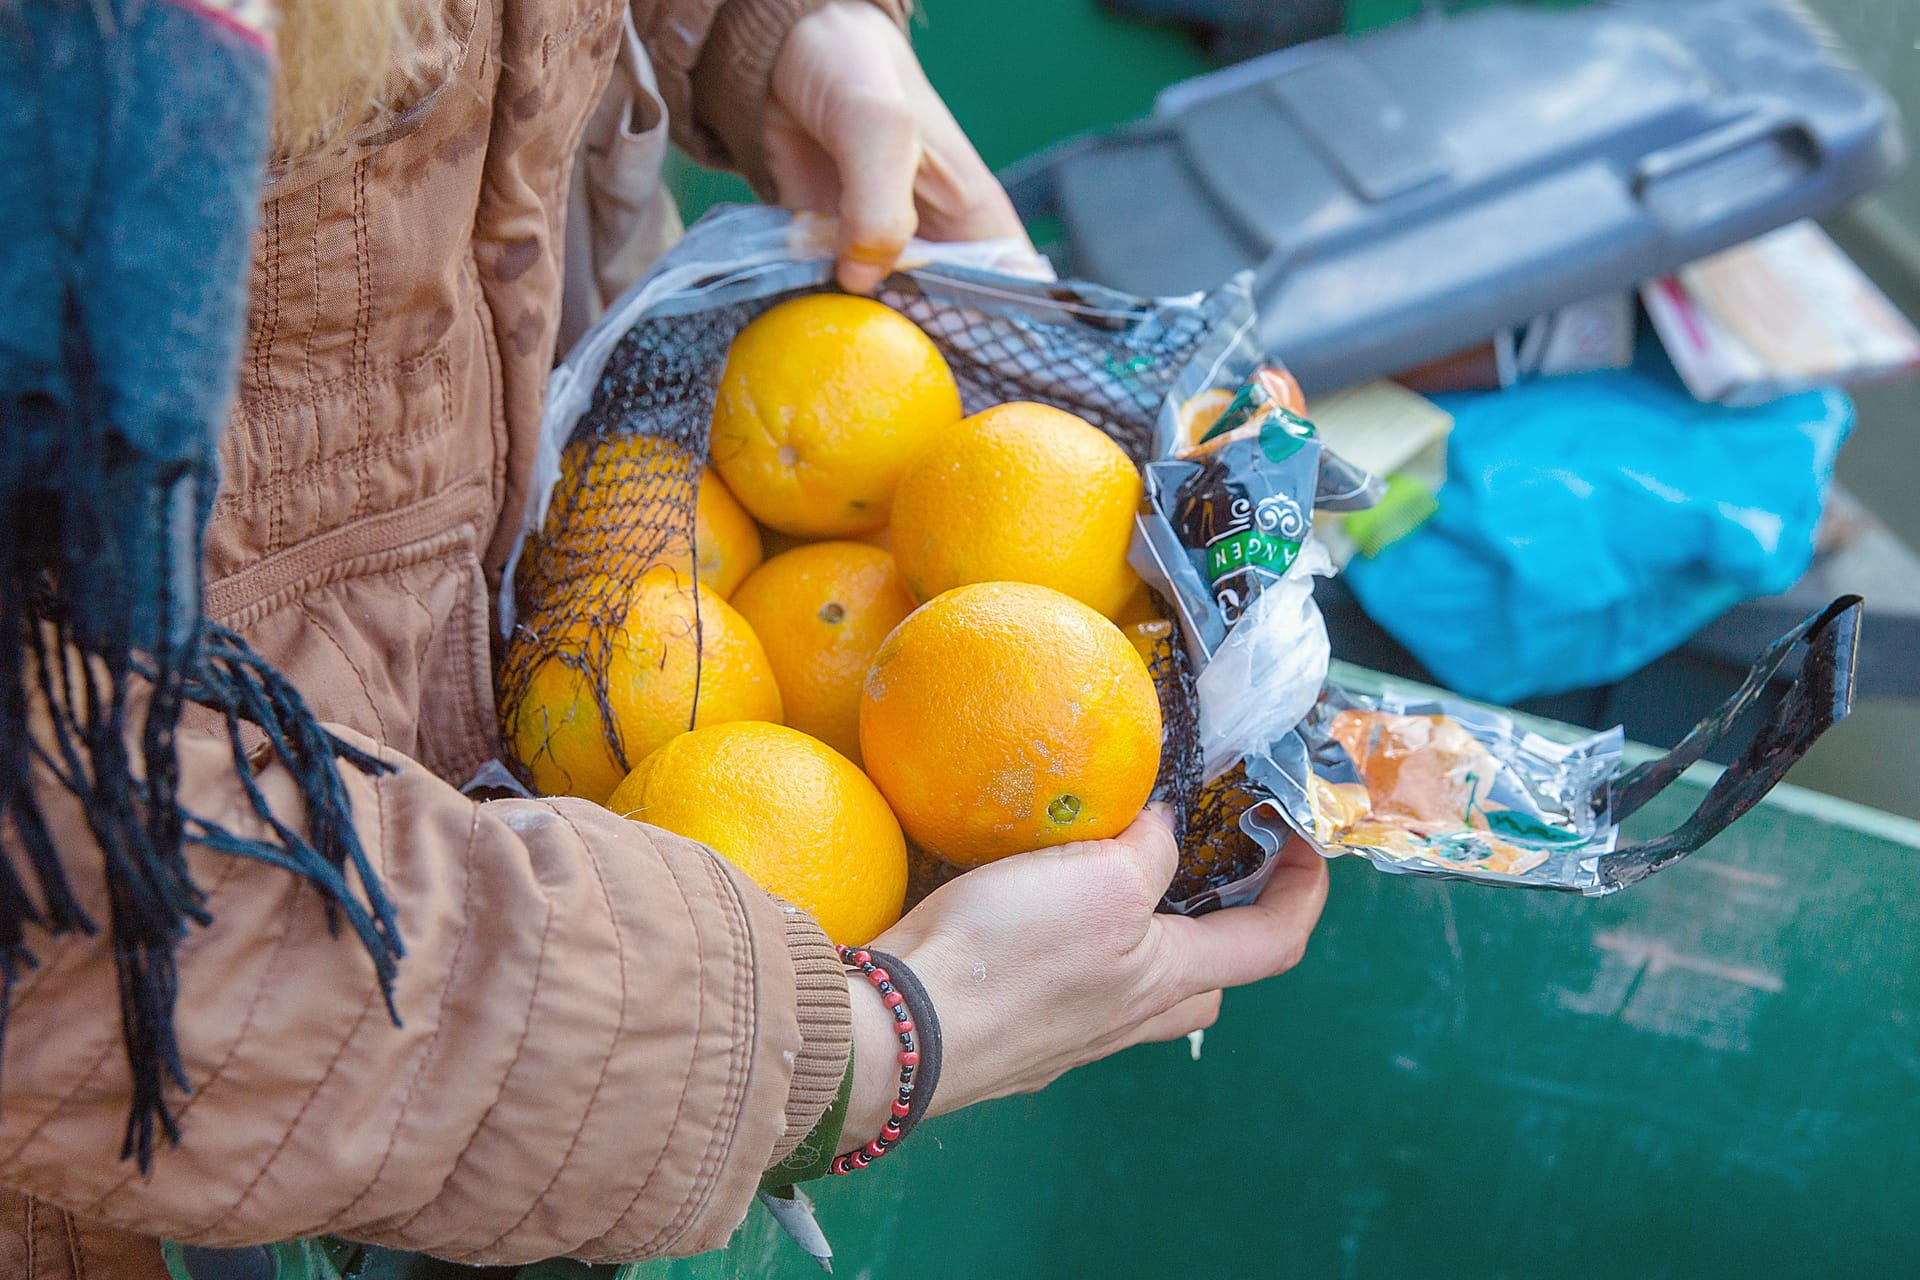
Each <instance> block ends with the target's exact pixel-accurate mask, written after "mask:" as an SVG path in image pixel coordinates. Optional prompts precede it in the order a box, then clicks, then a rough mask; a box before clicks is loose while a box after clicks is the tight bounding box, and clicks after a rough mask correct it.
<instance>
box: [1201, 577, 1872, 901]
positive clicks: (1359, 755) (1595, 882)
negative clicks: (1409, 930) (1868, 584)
mask: <svg viewBox="0 0 1920 1280" xmlns="http://www.w3.org/2000/svg"><path fill="white" fill-rule="evenodd" d="M1860 614H1861V601H1860V598H1859V597H1857V596H1844V597H1842V598H1840V599H1838V600H1835V601H1834V602H1833V603H1832V604H1831V605H1829V606H1828V607H1827V608H1826V609H1824V610H1822V611H1820V612H1819V613H1817V614H1814V615H1813V616H1811V617H1809V618H1808V619H1807V620H1806V621H1804V622H1802V623H1801V624H1800V625H1799V626H1797V627H1795V628H1794V629H1793V630H1791V631H1789V632H1788V633H1787V634H1786V635H1784V636H1782V637H1781V638H1780V639H1779V640H1777V641H1775V642H1774V644H1773V645H1772V646H1771V647H1770V648H1769V649H1768V650H1767V652H1766V653H1765V654H1763V655H1762V656H1761V658H1760V659H1759V661H1757V662H1756V663H1755V664H1754V665H1753V668H1752V669H1751V670H1750V671H1749V673H1748V675H1747V678H1746V680H1745V681H1744V683H1742V685H1741V686H1740V688H1739V689H1738V690H1736V691H1735V692H1734V693H1733V695H1732V696H1730V697H1729V698H1728V699H1727V700H1726V702H1724V703H1723V704H1721V706H1720V707H1719V708H1718V709H1717V710H1716V711H1715V712H1714V713H1713V714H1712V715H1710V716H1708V717H1707V718H1706V719H1704V720H1702V721H1701V722H1700V723H1699V724H1698V725H1696V726H1695V727H1694V728H1693V729H1692V730H1691V731H1690V732H1688V734H1687V735H1686V736H1685V737H1684V738H1683V739H1682V740H1681V741H1680V743H1679V744H1678V745H1676V746H1675V747H1674V748H1673V749H1672V750H1670V751H1668V752H1666V753H1664V754H1662V755H1659V756H1657V757H1654V758H1653V759H1650V760H1647V761H1645V762H1644V763H1641V764H1639V765H1636V766H1634V767H1631V768H1626V769H1622V768H1621V767H1620V763H1621V759H1622V748H1623V745H1624V744H1623V741H1622V737H1621V734H1620V731H1619V730H1618V729H1614V730H1610V731H1608V732H1605V733H1601V734H1596V735H1593V736H1591V737H1588V738H1585V739H1582V740H1579V741H1576V742H1571V743H1562V742H1555V741H1552V740H1549V739H1547V738H1545V737H1542V736H1541V735H1539V734H1537V733H1533V732H1531V731H1529V730H1526V729H1524V728H1522V727H1521V726H1519V725H1518V724H1516V723H1515V722H1514V720H1513V719H1512V718H1511V717H1509V716H1506V715H1503V714H1501V713H1499V712H1496V711H1490V710H1487V709H1486V708H1483V707H1479V706H1476V705H1474V704H1471V703H1466V702H1459V701H1455V700H1452V699H1446V698H1433V697H1430V696H1426V695H1420V696H1412V697H1400V696H1396V695H1394V694H1393V693H1391V692H1387V693H1383V694H1378V693H1377V694H1367V693H1360V692H1356V691H1351V690H1347V689H1343V688H1341V687H1340V686H1339V685H1338V684H1337V683H1336V684H1330V685H1329V686H1328V688H1327V690H1326V692H1325V693H1324V694H1323V695H1322V697H1321V699H1320V701H1319V702H1318V703H1317V704H1316V706H1315V708H1314V710H1313V712H1312V714H1310V715H1309V716H1308V718H1307V719H1306V720H1305V721H1304V722H1303V723H1302V724H1301V725H1300V726H1299V728H1298V729H1297V730H1295V731H1294V732H1292V733H1289V734H1288V735H1286V736H1285V737H1284V738H1282V739H1281V740H1280V741H1279V742H1277V743H1276V744H1275V745H1274V747H1273V748H1272V750H1270V751H1269V752H1267V753H1264V754H1263V755H1260V756H1257V757H1254V758H1250V759H1249V760H1248V762H1247V776H1248V778H1249V780H1250V781H1251V783H1252V784H1253V786H1254V787H1255V788H1256V789H1257V790H1258V791H1259V792H1261V793H1263V798H1262V799H1260V800H1259V801H1258V802H1256V803H1254V804H1253V805H1251V806H1250V807H1249V808H1248V809H1247V810H1246V812H1245V813H1244V814H1242V816H1241V820H1240V827H1241V830H1242V831H1243V832H1244V833H1245V834H1246V835H1247V836H1248V837H1249V838H1250V839H1251V840H1252V841H1254V842H1255V843H1256V844H1258V845H1259V846H1260V847H1261V849H1262V850H1263V851H1264V852H1265V854H1266V857H1265V859H1264V860H1263V862H1262V864H1261V865H1260V867H1259V868H1258V869H1257V870H1256V871H1254V872H1253V873H1251V874H1249V875H1247V876H1245V877H1243V878H1241V879H1239V880H1237V881H1235V882H1233V883H1230V884H1225V885H1221V886H1219V887H1217V888H1215V889H1213V890H1212V891H1210V892H1209V893H1208V894H1206V895H1205V899H1204V901H1194V902H1188V903H1185V904H1183V905H1184V906H1186V908H1187V909H1188V911H1189V912H1192V911H1194V910H1208V909H1212V908H1214V907H1218V906H1233V905H1236V904H1239V903H1243V902H1249V901H1252V900H1253V899H1254V898H1255V897H1257V896H1259V893H1260V889H1261V888H1262V887H1263V886H1264V885H1265V883H1266V880H1267V878H1268V876H1269V875H1270V874H1271V872H1272V867H1273V862H1274V860H1275V858H1277V856H1278V854H1279V851H1280V849H1281V848H1282V847H1283V846H1284V845H1285V844H1286V842H1287V840H1288V839H1289V838H1290V837H1291V836H1293V835H1295V834H1298V835H1299V836H1301V837H1302V838H1304V839H1305V840H1306V841H1307V842H1308V843H1309V844H1311V845H1313V847H1314V848H1315V849H1317V850H1318V851H1319V852H1320V853H1322V854H1323V855H1325V856H1327V857H1337V856H1340V855H1342V854H1354V855H1356V856H1359V857H1362V858H1365V859H1366V860H1367V861H1369V862H1371V863H1373V864H1374V866H1375V867H1377V868H1378V869H1380V870H1382V871H1387V872H1391V873H1395V874H1410V875H1433V876H1442V877H1446V878H1450V879H1463V880H1475V881H1480V882H1483V883H1489V884H1500V885H1510V886H1518V887H1522V888H1534V889H1554V890H1561V891H1565V892H1573V893H1582V894H1587V895H1589V896H1596V897H1597V896H1603V895H1606V894H1610V893H1614V892H1617V891H1618V890H1620V889H1624V888H1626V887H1627V886H1628V885H1631V884H1635V883H1637V882H1639V881H1640V880H1643V879H1645V878H1646V877H1647V876H1649V875H1652V874H1654V873H1655V872H1657V871H1661V870H1664V869H1665V868H1667V867H1669V866H1671V865H1673V864H1674V863H1675V862H1678V861H1680V860H1681V859H1682V858H1685V857H1686V856H1687V855H1688V854H1691V853H1693V852H1694V851H1696V850H1698V849H1699V848H1701V847H1702V846H1704V845H1705V844H1707V843H1708V842H1709V841H1711V840H1712V839H1713V838H1714V837H1715V836H1717V835H1719V834H1720V832H1722V831H1724V830H1726V828H1727V827H1729V826H1730V825H1732V824H1733V822H1734V821H1736V820H1737V819H1738V818H1739V817H1740V816H1741V815H1742V814H1744V813H1746V812H1747V811H1748V810H1749V809H1751V808H1752V807H1753V806H1754V805H1755V804H1757V803H1758V802H1759V801H1760V799H1761V798H1762V797H1764V796H1765V795H1766V794H1767V792H1769V791H1771V790H1772V789H1773V787H1774V786H1775V784H1777V783H1778V782H1779V781H1780V780H1781V778H1782V777H1784V776H1785V775H1786V772H1787V770H1788V769H1790V768H1791V767H1792V766H1793V764H1794V763H1795V762H1796V761H1798V760H1799V759H1800V757H1801V756H1803V755H1805V754H1806V752H1807V749H1808V748H1809V747H1811V746H1812V745H1813V743H1814V742H1815V741H1816V740H1817V739H1818V738H1819V737H1820V735H1821V734H1823V733H1825V732H1826V730H1827V729H1829V728H1831V727H1832V726H1833V725H1834V724H1836V723H1838V722H1839V721H1840V720H1842V719H1844V718H1845V717H1846V715H1847V713H1848V711H1849V710H1850V709H1851V707H1852V702H1853V693H1852V683H1853V668H1854V657H1855V652H1856V649H1857V644H1858V634H1859V625H1860ZM1795 659H1798V662H1799V669H1798V673H1797V675H1796V676H1795V677H1794V679H1793V682H1792V684H1791V685H1790V686H1789V688H1788V690H1787V692H1786V693H1785V695H1784V696H1782V697H1781V699H1780V700H1779V701H1778V702H1777V703H1774V704H1773V705H1772V706H1771V708H1770V709H1766V711H1765V718H1764V720H1763V721H1762V723H1761V725H1760V728H1759V730H1758V732H1757V733H1756V734H1755V735H1754V737H1753V739H1752V740H1751V741H1750V742H1749V744H1748V745H1747V747H1746V749H1745V750H1744V751H1743V752H1742V753H1741V755H1740V757H1739V759H1737V760H1736V761H1735V762H1734V763H1733V764H1732V765H1730V766H1728V767H1727V768H1726V769H1725V770H1723V771H1722V772H1721V774H1720V777H1719V779H1718V780H1717V781H1716V782H1715V783H1714V784H1713V786H1712V787H1711V788H1710V789H1709V791H1708V792H1707V795H1706V797H1705V799H1703V800H1702V801H1701V803H1700V805H1699V807H1698V808H1696V809H1695V810H1694V812H1693V813H1692V814H1691V815H1690V816H1689V817H1688V818H1687V819H1686V820H1685V821H1684V822H1682V823H1681V824H1680V825H1679V826H1678V827H1676V828H1674V829H1673V830H1672V831H1669V832H1667V833H1665V834H1664V835H1660V836H1657V837H1654V838H1652V839H1647V840H1640V841H1635V842H1631V843H1624V844H1623V843H1620V840H1619V828H1620V824H1621V823H1623V822H1625V821H1626V820H1627V819H1628V818H1630V817H1632V816H1633V814H1635V813H1636V812H1638V811H1639V810H1640V808H1641V807H1643V806H1644V805H1645V804H1646V802H1647V801H1648V800H1650V799H1652V798H1653V797H1654V796H1656V795H1658V794H1659V793H1660V792H1661V791H1663V790H1665V789H1666V787H1667V786H1668V785H1670V784H1671V783H1672V782H1673V781H1674V780H1675V779H1677V778H1678V777H1679V776H1680V775H1681V774H1682V773H1683V772H1685V771H1686V769H1687V768H1688V767H1689V766H1691V765H1693V764H1695V763H1697V762H1698V761H1700V760H1701V759H1703V758H1704V757H1705V756H1706V754H1707V752H1709V751H1711V750H1712V749H1713V748H1714V747H1715V746H1716V745H1717V744H1719V743H1720V742H1722V741H1724V740H1725V739H1726V738H1727V737H1728V736H1729V735H1730V734H1732V732H1733V731H1734V730H1735V729H1736V728H1737V727H1738V726H1739V725H1740V724H1741V723H1743V722H1745V721H1746V720H1747V719H1748V718H1749V717H1750V716H1751V715H1753V714H1754V713H1756V712H1759V711H1761V710H1762V709H1763V706H1764V700H1765V697H1766V691H1767V688H1768V685H1769V682H1770V681H1771V680H1772V679H1773V678H1774V677H1775V676H1776V675H1777V674H1779V673H1780V672H1781V671H1782V670H1784V669H1786V668H1787V667H1788V665H1789V663H1790V662H1792V661H1793V660H1795ZM1412 721H1418V722H1421V723H1422V724H1423V725H1425V726H1426V727H1425V728H1424V729H1419V728H1413V727H1411V726H1410V725H1409V724H1408V722H1412ZM1443 726H1444V728H1443ZM1383 748H1384V750H1383ZM1375 756H1382V757H1384V758H1383V759H1382V760H1381V761H1379V764H1382V765H1384V766H1385V767H1370V766H1375V765H1376V761H1375V760H1374V757H1375ZM1409 775H1411V776H1409ZM1356 787H1366V788H1367V789H1368V791H1369V793H1370V794H1369V796H1368V797H1367V799H1368V801H1370V802H1372V803H1374V804H1375V805H1376V806H1377V805H1379V803H1380V800H1381V799H1382V797H1381V796H1379V795H1378V794H1375V793H1377V792H1379V791H1380V790H1382V789H1384V791H1385V792H1386V795H1385V797H1384V798H1385V806H1384V807H1385V809H1386V813H1385V815H1384V820H1383V821H1376V822H1374V823H1371V824H1368V823H1367V822H1366V821H1364V817H1365V815H1361V814H1356V813H1355V812H1353V811H1351V810H1350V811H1348V812H1345V813H1342V812H1334V811H1330V810H1332V809H1335V808H1337V807H1338V805H1339V803H1340V801H1341V800H1342V798H1343V797H1351V796H1352V794H1353V793H1352V792H1351V790H1346V791H1343V790H1342V789H1351V788H1356ZM1463 791H1464V793H1465V796H1464V798H1463V797H1462V795H1461V793H1462V792H1463ZM1330 793H1331V794H1330ZM1330 802H1331V803H1330ZM1447 803H1457V804H1458V805H1459V808H1460V814H1459V820H1458V821H1457V822H1453V823H1448V822H1446V821H1444V820H1443V818H1444V815H1443V814H1441V813H1439V812H1436V809H1437V808H1438V807H1439V806H1441V805H1444V804H1447ZM1423 810H1424V811H1423ZM1374 813H1375V814H1379V813H1380V809H1379V808H1378V807H1376V808H1375V809H1374ZM1398 837H1405V838H1398Z"/></svg>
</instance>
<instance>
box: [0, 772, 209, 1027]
mask: <svg viewBox="0 0 1920 1280" xmlns="http://www.w3.org/2000/svg"><path fill="white" fill-rule="evenodd" d="M36 785H39V784H36ZM49 785H51V784H49ZM10 845H11V842H10V841H9V840H7V839H6V838H4V837H0V856H7V855H10V854H11V853H12V852H13V850H12V848H11V847H10ZM233 871H234V864H233V862H232V861H231V860H229V861H226V862H223V863H222V864H221V870H220V873H219V875H218V877H217V878H216V879H215V880H214V882H213V887H212V888H211V889H209V890H207V895H208V897H212V896H213V895H214V894H216V893H218V892H220V889H221V887H222V886H223V885H225V884H226V882H227V877H228V876H230V875H232V874H233ZM192 936H193V935H192V934H189V935H188V937H189V938H191V937H192ZM76 941H79V940H78V939H76ZM97 942H98V943H99V944H100V945H103V946H104V945H105V939H104V938H100V939H97ZM85 953H86V948H85V946H84V945H81V946H72V947H62V948H61V949H60V954H59V955H57V956H55V957H54V959H53V961H52V962H51V963H42V964H41V966H40V967H39V968H37V969H32V970H29V971H28V972H27V973H26V974H25V975H24V976H23V977H22V978H21V980H20V984H19V987H18V988H17V989H16V991H15V994H14V997H13V1001H12V1003H11V1005H9V1006H8V1007H9V1010H10V1012H9V1013H8V1015H7V1016H8V1018H10V1019H16V1020H17V1019H18V1018H19V1016H20V1011H21V1010H22V1009H24V1008H26V1007H27V1006H28V1005H29V1004H32V1003H33V999H34V997H35V996H36V995H38V994H39V993H40V992H42V991H45V990H46V989H48V988H49V987H52V986H57V985H58V984H57V983H55V982H54V981H53V979H54V977H55V976H56V975H57V974H59V973H60V972H61V968H62V966H63V965H66V964H68V963H70V962H72V961H73V959H74V958H75V957H77V956H84V955H85Z"/></svg>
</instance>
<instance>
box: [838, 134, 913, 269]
mask: <svg viewBox="0 0 1920 1280" xmlns="http://www.w3.org/2000/svg"><path fill="white" fill-rule="evenodd" d="M848 114H849V115H857V116H858V117H859V118H858V119H856V120H853V121H851V122H850V123H851V127H850V128H847V129H844V130H842V131H841V132H840V136H839V137H837V138H835V139H834V141H833V142H832V143H831V144H830V145H829V148H828V149H829V150H830V151H831V152H832V153H833V158H834V160H835V162H836V164H837V165H838V168H839V170H840V210H839V213H840V242H839V244H838V246H837V253H838V257H839V270H838V276H839V280H840V287H841V288H843V289H845V290H847V291H848V292H849V293H872V292H873V291H874V289H876V288H877V287H879V284H880V282H881V281H882V280H884V279H886V278H887V273H888V272H890V271H892V270H893V265H894V263H896V262H898V261H899V260H900V254H901V252H902V251H904V250H905V249H906V247H907V241H909V240H911V239H912V238H913V233H914V230H915V228H916V227H917V226H918V225H919V217H918V214H917V213H916V212H915V210H914V203H913V189H914V182H915V179H916V178H917V176H918V174H919V171H920V131H919V128H918V127H917V125H916V124H915V122H914V118H913V113H912V111H911V109H910V108H909V107H908V106H907V104H906V102H905V101H904V100H892V101H888V100H881V101H877V102H868V103H867V104H865V106H864V108H863V109H862V110H861V111H859V112H854V113H848Z"/></svg>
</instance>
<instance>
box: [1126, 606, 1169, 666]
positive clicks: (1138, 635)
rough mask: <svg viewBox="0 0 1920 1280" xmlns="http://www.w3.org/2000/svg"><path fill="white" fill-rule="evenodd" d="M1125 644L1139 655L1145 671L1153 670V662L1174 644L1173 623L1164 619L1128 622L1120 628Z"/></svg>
mask: <svg viewBox="0 0 1920 1280" xmlns="http://www.w3.org/2000/svg"><path fill="white" fill-rule="evenodd" d="M1120 631H1121V633H1122V634H1123V635H1125V636H1126V637H1127V642H1128V643H1129V644H1131V645H1132V646H1133V648H1134V652H1136V653H1138V654H1139V655H1140V659H1141V661H1143V662H1145V663H1146V664H1147V669H1148V670H1149V671H1151V670H1152V669H1153V660H1154V659H1155V658H1157V657H1159V656H1160V654H1161V653H1162V652H1163V651H1164V650H1165V649H1167V648H1168V647H1170V646H1171V645H1172V644H1173V642H1174V639H1175V637H1174V634H1173V623H1171V622H1169V621H1167V620H1166V619H1165V618H1148V619H1146V620H1144V621H1141V622H1129V623H1127V624H1126V625H1125V626H1123V627H1121V628H1120Z"/></svg>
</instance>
